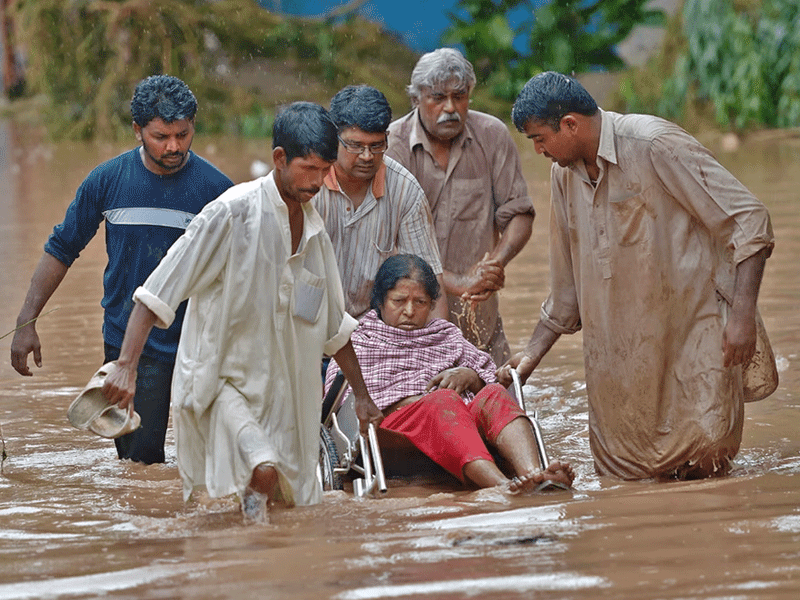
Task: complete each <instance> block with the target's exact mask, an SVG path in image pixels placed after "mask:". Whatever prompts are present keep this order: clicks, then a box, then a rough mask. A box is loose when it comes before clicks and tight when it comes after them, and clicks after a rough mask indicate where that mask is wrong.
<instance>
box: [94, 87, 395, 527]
mask: <svg viewBox="0 0 800 600" xmlns="http://www.w3.org/2000/svg"><path fill="white" fill-rule="evenodd" d="M338 144H339V142H338V139H337V137H336V127H335V125H334V124H333V122H332V121H331V120H330V118H329V116H328V114H327V111H325V109H324V108H322V107H321V106H318V105H316V104H311V103H308V102H301V103H295V104H293V105H291V106H290V107H288V108H287V109H285V110H284V111H283V112H281V113H280V114H279V115H278V117H277V118H276V120H275V125H274V128H273V162H274V164H275V169H274V170H273V171H272V172H271V173H270V174H269V175H267V176H266V177H262V178H260V179H256V180H255V181H250V182H247V183H242V184H239V185H237V186H235V187H233V188H231V189H230V190H228V191H227V192H226V193H224V194H223V195H222V196H220V197H219V198H217V199H216V200H214V201H213V202H211V203H210V204H209V205H208V206H206V208H205V209H203V211H202V212H201V213H199V214H198V215H197V217H195V219H193V220H192V222H191V224H190V225H189V227H188V228H187V230H186V233H185V234H184V235H183V236H181V238H179V239H178V241H177V242H175V244H174V245H173V246H172V247H171V248H170V250H169V252H168V253H167V255H166V256H165V257H164V259H163V260H162V261H161V263H160V264H159V265H158V267H157V268H156V269H155V271H153V273H152V275H150V277H149V278H148V279H147V281H145V283H144V285H143V286H141V287H140V288H139V289H137V290H136V292H135V294H134V300H135V301H136V306H135V308H134V311H133V313H132V314H131V318H130V321H129V322H128V328H127V330H126V332H125V339H124V341H123V345H122V351H121V354H120V358H119V360H118V361H117V368H116V369H115V370H114V371H113V372H112V373H111V374H110V375H109V376H108V378H107V379H106V383H105V386H104V388H103V392H104V394H105V395H106V397H107V398H108V399H109V401H111V402H115V403H119V405H120V406H121V407H123V408H125V407H131V408H132V398H133V392H134V390H135V379H136V363H137V361H138V358H139V354H140V353H141V349H142V344H143V341H144V339H145V338H146V337H147V334H148V333H149V331H150V329H151V328H152V326H153V325H154V324H155V325H158V326H160V327H164V326H167V325H169V323H170V321H171V320H172V319H173V318H174V314H175V309H176V308H177V306H178V304H179V303H180V302H181V301H183V300H184V299H186V298H189V304H188V308H187V312H186V315H187V316H186V321H185V323H184V328H183V332H182V335H181V340H180V344H179V346H178V356H177V362H176V365H175V373H174V376H173V381H172V394H173V396H172V397H173V399H174V404H173V407H174V411H173V420H174V426H175V440H176V446H177V454H178V468H179V470H180V474H181V477H182V479H183V485H184V496H185V497H187V498H188V496H189V494H190V493H191V492H192V490H193V489H195V488H197V487H201V486H205V487H206V488H207V490H208V492H209V494H210V495H211V496H212V497H219V496H224V495H228V494H232V493H239V494H241V496H242V499H243V504H242V506H243V510H244V513H245V516H246V517H248V518H250V519H253V520H264V519H265V518H266V512H265V509H266V504H267V503H268V502H282V503H284V504H286V505H289V506H291V505H293V504H313V503H316V502H319V501H320V500H321V498H322V489H321V486H320V483H319V481H318V479H317V477H316V467H317V463H318V460H319V441H318V440H319V437H318V436H319V427H320V404H321V398H322V382H321V380H320V377H319V375H318V373H319V364H320V360H321V359H322V354H323V351H324V352H325V353H327V354H331V355H333V356H335V357H336V360H337V362H338V364H339V365H340V366H341V367H342V371H344V373H345V376H346V377H347V379H348V381H349V382H350V383H351V384H352V383H353V382H355V385H353V388H354V391H355V397H356V412H357V413H358V416H359V418H360V420H361V424H362V428H363V429H364V430H365V429H366V427H367V424H368V423H369V422H374V423H376V424H377V423H379V422H380V420H381V413H380V411H379V410H378V409H377V407H375V405H374V404H373V403H372V400H371V399H370V397H369V394H368V393H367V391H366V387H365V386H364V381H363V378H362V376H361V371H360V370H359V368H358V363H357V361H356V358H355V353H354V351H353V348H352V345H351V344H350V334H351V333H352V331H353V330H354V329H355V328H356V326H357V322H356V320H355V319H354V318H353V317H351V316H350V315H348V314H347V313H346V312H345V310H344V295H343V293H342V286H341V282H340V280H339V272H338V270H337V268H336V256H335V254H334V251H333V247H332V245H331V241H330V238H329V237H328V235H327V234H326V233H325V227H324V224H323V222H322V219H321V218H320V216H319V214H317V212H316V211H315V210H314V208H313V206H312V205H311V203H310V202H309V200H311V198H312V197H313V196H314V194H316V193H317V192H318V191H319V188H320V186H321V185H322V181H323V178H324V176H325V174H326V173H327V172H328V169H329V168H330V166H331V164H332V163H333V161H334V160H335V159H336V154H337V147H338ZM342 359H343V360H344V364H343V362H342Z"/></svg>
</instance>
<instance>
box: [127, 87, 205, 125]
mask: <svg viewBox="0 0 800 600" xmlns="http://www.w3.org/2000/svg"><path fill="white" fill-rule="evenodd" d="M195 113H197V99H196V98H195V97H194V94H193V93H192V90H190V89H189V86H188V85H186V84H185V83H184V82H183V81H181V80H180V79H178V78H177V77H172V76H171V75H151V76H150V77H148V78H146V79H143V80H142V81H140V82H139V84H138V85H137V86H136V89H135V90H134V91H133V98H132V99H131V116H132V117H133V122H134V123H136V124H137V125H138V126H139V127H144V126H146V125H147V124H148V123H149V122H150V121H152V120H153V119H155V118H159V119H161V120H162V121H164V122H165V123H172V122H174V121H180V120H182V119H187V120H189V121H191V120H193V119H194V115H195Z"/></svg>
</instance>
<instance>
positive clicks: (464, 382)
mask: <svg viewBox="0 0 800 600" xmlns="http://www.w3.org/2000/svg"><path fill="white" fill-rule="evenodd" d="M476 387H477V388H480V387H483V381H482V380H481V378H480V376H479V375H478V374H477V373H476V372H475V371H474V370H472V369H470V368H469V367H453V368H451V369H445V370H444V371H442V372H441V373H439V374H438V375H436V376H434V377H433V379H431V380H430V381H429V382H428V386H427V387H426V388H425V391H426V392H428V391H430V390H432V389H440V390H441V389H450V390H453V391H454V392H455V393H456V394H459V395H461V394H463V393H464V392H465V391H466V390H473V391H474V388H476Z"/></svg>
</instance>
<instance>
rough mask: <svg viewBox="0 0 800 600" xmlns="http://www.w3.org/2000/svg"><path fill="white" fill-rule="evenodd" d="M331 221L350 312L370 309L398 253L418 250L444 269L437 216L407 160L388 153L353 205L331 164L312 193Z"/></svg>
mask: <svg viewBox="0 0 800 600" xmlns="http://www.w3.org/2000/svg"><path fill="white" fill-rule="evenodd" d="M312 202H313V204H314V207H315V208H316V209H317V212H319V214H320V215H321V216H322V219H323V221H325V229H326V230H327V231H328V235H329V236H330V238H331V241H332V242H333V247H334V250H335V251H336V263H337V265H338V267H339V275H340V277H341V278H342V287H343V288H344V298H345V307H346V310H347V312H348V313H350V314H351V315H352V316H354V317H356V318H360V317H361V316H362V315H363V314H364V313H365V312H367V310H369V302H370V297H371V295H372V285H373V283H374V281H375V274H376V273H377V272H378V268H379V267H380V266H381V264H383V261H385V260H386V259H387V258H389V257H390V256H393V255H395V254H416V255H418V256H421V257H422V258H423V259H425V261H426V262H427V263H428V264H430V266H431V268H433V272H434V273H436V274H437V275H438V274H440V273H441V272H442V263H441V260H440V259H439V249H438V247H437V245H436V238H435V236H434V234H433V217H432V216H431V211H430V208H429V207H428V202H427V199H426V198H425V194H424V192H423V191H422V188H421V187H420V185H419V183H417V180H416V179H414V176H413V175H411V173H409V172H408V171H407V170H406V169H405V168H404V167H403V166H401V165H400V164H399V163H398V162H396V161H394V160H392V159H391V158H388V157H384V160H383V165H382V166H381V167H380V169H379V170H378V172H377V173H376V174H375V177H374V178H373V180H372V185H371V186H370V188H369V189H368V190H367V196H366V198H364V201H363V202H362V203H361V205H360V206H359V207H358V208H357V209H355V210H353V203H352V202H351V200H350V198H348V197H347V195H346V194H345V193H344V192H342V191H341V188H340V187H339V183H338V182H337V181H336V172H335V170H334V169H333V168H331V170H330V172H329V173H328V176H327V177H326V178H325V184H324V185H323V186H322V189H320V191H319V193H318V194H317V195H316V196H314V198H313V199H312Z"/></svg>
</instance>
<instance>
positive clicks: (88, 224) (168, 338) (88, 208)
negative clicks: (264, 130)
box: [44, 148, 233, 362]
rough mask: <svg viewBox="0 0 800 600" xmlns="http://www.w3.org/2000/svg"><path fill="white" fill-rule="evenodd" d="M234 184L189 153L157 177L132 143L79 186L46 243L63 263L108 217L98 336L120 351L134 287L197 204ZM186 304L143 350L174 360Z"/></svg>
mask: <svg viewBox="0 0 800 600" xmlns="http://www.w3.org/2000/svg"><path fill="white" fill-rule="evenodd" d="M232 185H233V182H232V181H231V180H230V179H229V178H228V177H227V176H225V174H223V173H222V172H221V171H219V170H218V169H217V168H216V167H215V166H214V165H212V164H211V163H209V162H208V161H206V160H204V159H202V158H200V157H199V156H197V155H196V154H194V153H190V155H189V159H188V160H187V162H186V164H185V165H184V166H183V168H182V169H181V170H180V171H178V172H176V173H172V174H170V175H156V174H155V173H153V172H152V171H149V170H148V169H147V168H146V167H145V166H144V163H143V162H142V159H141V156H140V155H139V148H135V149H133V150H130V151H128V152H125V153H124V154H120V155H119V156H117V157H116V158H112V159H111V160H109V161H106V162H104V163H103V164H101V165H99V166H98V167H96V168H95V169H94V170H93V171H92V172H91V173H90V174H89V176H88V177H87V178H86V179H85V180H84V182H83V183H82V184H81V186H80V187H79V188H78V192H77V194H76V195H75V199H74V200H73V201H72V203H71V204H70V205H69V208H68V209H67V214H66V216H65V217H64V221H63V222H62V223H61V224H60V225H57V226H56V227H55V228H54V229H53V233H52V235H51V236H50V238H49V239H48V240H47V243H46V244H45V246H44V250H45V252H47V253H48V254H51V255H52V256H54V257H55V258H57V259H58V260H59V261H61V262H62V263H64V264H65V265H67V266H71V265H72V263H73V262H74V261H75V259H76V258H78V255H79V254H80V252H81V251H82V250H83V249H84V248H85V247H86V244H88V243H89V241H90V240H91V239H92V238H93V237H94V235H95V233H97V228H98V227H99V226H100V222H101V221H103V219H105V222H106V251H107V253H108V265H106V270H105V273H104V275H103V290H104V296H103V301H102V306H103V308H104V309H105V313H104V318H103V338H104V340H105V342H106V343H107V344H109V345H111V346H114V347H116V348H119V347H120V346H121V345H122V338H123V337H124V334H125V328H126V327H127V324H128V317H129V316H130V314H131V310H132V309H133V300H132V296H133V292H134V291H135V290H136V288H137V287H139V286H140V285H141V284H142V283H144V281H145V279H147V277H148V276H149V275H150V273H151V272H152V271H153V269H155V268H156V265H158V263H159V261H160V260H161V258H162V257H163V256H164V255H165V254H166V253H167V250H168V249H169V247H170V246H171V245H172V244H173V243H174V242H175V240H177V239H178V238H179V237H180V236H181V235H182V234H183V232H184V230H185V229H186V226H187V225H188V224H189V222H190V221H191V220H192V218H193V217H194V216H195V215H196V214H197V213H199V212H200V211H201V210H202V208H203V207H204V206H205V205H206V204H208V203H209V202H211V201H212V200H214V199H215V198H217V196H219V195H220V194H222V192H224V191H225V190H227V189H228V188H229V187H231V186H232ZM185 308H186V307H185V303H184V304H182V305H181V307H180V308H179V309H178V312H177V315H176V318H175V322H174V323H173V324H172V326H171V327H170V328H169V329H158V328H154V329H153V331H152V332H151V334H150V337H149V338H148V340H147V343H146V344H145V347H144V351H143V354H145V355H146V356H149V357H151V358H154V359H157V360H163V361H168V362H174V360H175V353H176V351H177V349H178V339H179V337H180V330H181V323H182V322H183V314H184V312H185Z"/></svg>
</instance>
